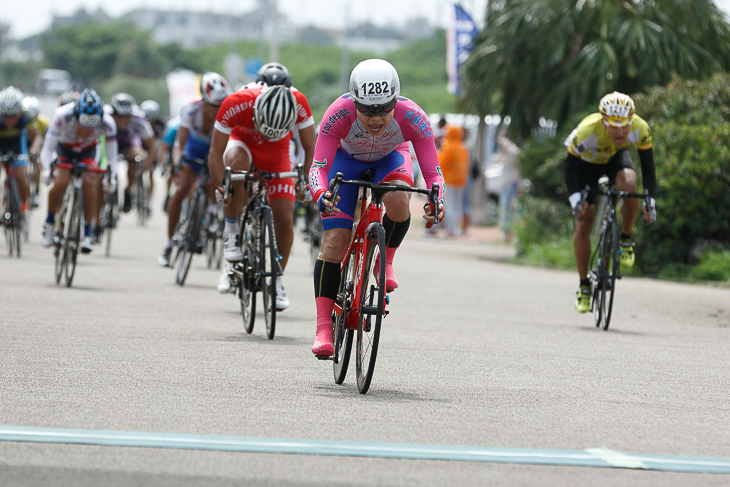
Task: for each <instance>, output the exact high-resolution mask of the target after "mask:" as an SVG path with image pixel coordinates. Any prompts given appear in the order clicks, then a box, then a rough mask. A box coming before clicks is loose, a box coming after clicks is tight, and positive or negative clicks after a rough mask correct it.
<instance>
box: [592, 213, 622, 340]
mask: <svg viewBox="0 0 730 487" xmlns="http://www.w3.org/2000/svg"><path fill="white" fill-rule="evenodd" d="M598 245H599V247H598V260H597V264H596V282H595V283H594V291H593V316H594V319H595V324H596V328H602V329H604V330H608V326H609V324H610V322H611V311H612V309H613V296H614V291H615V288H616V277H617V275H618V269H619V259H618V227H617V226H616V225H615V224H613V225H608V226H606V227H605V228H604V229H603V230H602V231H601V236H600V239H599V244H598Z"/></svg>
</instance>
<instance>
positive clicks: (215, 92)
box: [200, 71, 231, 105]
mask: <svg viewBox="0 0 730 487" xmlns="http://www.w3.org/2000/svg"><path fill="white" fill-rule="evenodd" d="M200 93H201V94H202V95H203V101H204V102H205V103H210V104H211V105H220V104H221V103H223V100H225V99H226V97H227V96H228V95H230V94H231V87H230V86H229V85H228V81H226V79H225V78H224V77H223V76H221V75H220V74H218V73H215V72H213V71H206V72H205V73H203V76H201V77H200Z"/></svg>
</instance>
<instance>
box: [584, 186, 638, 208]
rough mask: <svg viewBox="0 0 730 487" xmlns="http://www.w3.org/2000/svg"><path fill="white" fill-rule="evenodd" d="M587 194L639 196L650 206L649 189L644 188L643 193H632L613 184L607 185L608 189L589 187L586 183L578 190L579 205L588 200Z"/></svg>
mask: <svg viewBox="0 0 730 487" xmlns="http://www.w3.org/2000/svg"><path fill="white" fill-rule="evenodd" d="M589 194H595V195H598V196H607V197H613V196H615V197H616V198H641V199H643V200H644V204H645V205H646V206H647V207H649V206H650V201H649V200H650V198H651V197H650V196H649V190H648V189H646V188H644V193H643V194H642V193H633V192H631V191H619V190H617V189H616V188H615V187H614V186H611V187H609V188H608V189H597V188H591V187H590V186H588V185H586V187H585V189H584V190H583V191H581V192H580V206H581V208H582V207H583V204H584V203H585V202H586V201H587V200H588V195H589Z"/></svg>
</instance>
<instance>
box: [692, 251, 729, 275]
mask: <svg viewBox="0 0 730 487" xmlns="http://www.w3.org/2000/svg"><path fill="white" fill-rule="evenodd" d="M690 276H691V277H692V278H693V279H696V280H699V281H729V280H730V251H728V250H722V251H719V252H718V251H713V250H710V251H708V252H705V253H704V254H702V256H701V257H700V263H699V264H697V265H696V266H694V267H693V268H692V270H691V271H690Z"/></svg>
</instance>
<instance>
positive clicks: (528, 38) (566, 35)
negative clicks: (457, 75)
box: [463, 0, 730, 135]
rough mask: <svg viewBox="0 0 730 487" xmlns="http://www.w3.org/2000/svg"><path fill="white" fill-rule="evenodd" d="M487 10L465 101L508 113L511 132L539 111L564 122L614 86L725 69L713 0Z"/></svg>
mask: <svg viewBox="0 0 730 487" xmlns="http://www.w3.org/2000/svg"><path fill="white" fill-rule="evenodd" d="M486 19H487V26H486V27H485V29H484V30H483V31H482V32H480V33H479V36H478V38H477V40H476V48H475V51H474V52H473V54H472V56H471V57H470V58H469V59H468V60H467V62H466V63H465V80H464V82H465V86H464V97H463V100H464V104H465V106H467V107H469V108H471V109H473V110H475V111H476V112H477V113H480V114H488V113H500V114H502V115H503V116H506V115H509V116H510V117H511V121H512V124H511V125H510V131H511V132H512V134H513V135H528V134H529V133H530V129H531V128H532V127H534V126H536V125H537V123H538V120H539V119H540V117H544V118H549V119H554V120H557V121H558V122H559V123H560V122H564V121H565V120H566V119H567V118H568V117H570V115H571V114H572V113H574V112H579V111H583V110H585V109H586V108H587V107H592V106H594V105H595V104H596V103H597V102H598V100H599V99H600V98H601V97H602V96H603V95H605V94H606V93H608V92H611V91H614V90H617V91H621V92H623V93H636V92H640V91H643V90H645V89H646V88H648V87H651V86H655V85H660V84H665V83H667V82H669V81H670V79H671V76H672V73H676V74H678V75H679V76H681V77H683V78H687V79H704V78H706V77H707V76H709V75H710V74H712V73H715V72H720V71H727V70H730V27H729V26H728V24H727V22H726V21H725V19H724V17H723V15H722V13H720V11H719V10H718V9H717V7H716V6H715V4H714V3H713V2H712V1H711V0H694V1H692V2H687V1H685V0H663V1H661V2H659V1H656V0H509V1H507V0H492V1H491V2H489V4H488V6H487V12H486Z"/></svg>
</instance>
